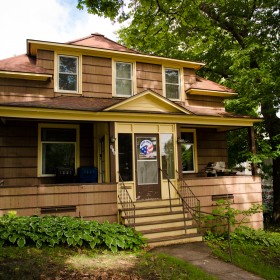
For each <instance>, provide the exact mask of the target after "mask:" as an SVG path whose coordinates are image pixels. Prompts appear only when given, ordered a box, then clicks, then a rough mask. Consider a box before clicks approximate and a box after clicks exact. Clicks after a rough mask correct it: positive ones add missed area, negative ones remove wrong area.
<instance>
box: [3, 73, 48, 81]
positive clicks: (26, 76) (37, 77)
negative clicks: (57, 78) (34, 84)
mask: <svg viewBox="0 0 280 280" xmlns="http://www.w3.org/2000/svg"><path fill="white" fill-rule="evenodd" d="M0 77H1V78H9V79H23V80H34V81H47V80H49V79H52V75H50V74H40V73H27V72H12V71H0Z"/></svg>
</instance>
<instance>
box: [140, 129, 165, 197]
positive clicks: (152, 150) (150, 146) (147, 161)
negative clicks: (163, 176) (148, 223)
mask: <svg viewBox="0 0 280 280" xmlns="http://www.w3.org/2000/svg"><path fill="white" fill-rule="evenodd" d="M135 146H136V147H135V149H136V153H135V154H136V157H135V158H136V198H137V200H146V199H160V198H161V185H160V174H159V147H158V135H157V134H145V135H144V134H136V135H135Z"/></svg>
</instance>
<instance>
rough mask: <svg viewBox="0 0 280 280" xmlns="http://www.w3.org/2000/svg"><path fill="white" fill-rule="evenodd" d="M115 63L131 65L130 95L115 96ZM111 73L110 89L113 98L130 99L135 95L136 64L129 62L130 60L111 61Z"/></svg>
mask: <svg viewBox="0 0 280 280" xmlns="http://www.w3.org/2000/svg"><path fill="white" fill-rule="evenodd" d="M117 63H127V64H131V83H132V86H131V89H132V92H131V94H130V95H125V94H117V87H116V83H117ZM112 70H113V72H112V78H113V79H112V80H113V83H112V87H113V90H112V92H113V96H115V97H127V98H129V97H131V96H133V95H135V94H136V92H137V87H136V86H137V83H136V62H134V61H130V60H113V69H112Z"/></svg>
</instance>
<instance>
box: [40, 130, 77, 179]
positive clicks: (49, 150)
mask: <svg viewBox="0 0 280 280" xmlns="http://www.w3.org/2000/svg"><path fill="white" fill-rule="evenodd" d="M41 145H42V155H41V158H42V175H52V174H55V170H56V168H57V167H62V166H65V167H71V168H75V163H76V129H65V128H41Z"/></svg>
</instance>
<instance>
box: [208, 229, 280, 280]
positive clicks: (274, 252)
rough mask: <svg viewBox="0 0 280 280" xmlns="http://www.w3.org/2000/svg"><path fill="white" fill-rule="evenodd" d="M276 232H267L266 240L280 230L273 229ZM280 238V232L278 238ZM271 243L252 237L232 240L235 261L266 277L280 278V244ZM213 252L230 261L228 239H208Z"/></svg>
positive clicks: (269, 279) (238, 264)
mask: <svg viewBox="0 0 280 280" xmlns="http://www.w3.org/2000/svg"><path fill="white" fill-rule="evenodd" d="M273 232H274V233H272V234H271V233H270V232H266V234H265V235H264V237H263V239H265V240H266V241H269V240H272V237H273V238H277V237H276V236H277V234H275V232H278V234H279V230H278V229H277V230H275V229H273ZM279 239H280V234H279V237H278V240H279ZM277 244H278V245H269V244H268V243H267V244H264V243H263V242H260V241H257V240H253V239H250V236H249V235H248V236H247V237H246V239H245V240H244V239H242V240H241V239H240V240H238V239H237V240H232V252H233V263H234V264H235V265H237V266H239V267H240V268H243V269H244V270H247V271H250V272H252V273H254V274H257V275H259V276H261V277H263V278H264V279H268V280H279V279H280V245H279V242H278V243H277ZM208 245H209V246H210V247H211V249H212V251H213V253H214V254H215V255H216V256H218V257H219V258H221V259H222V260H224V261H230V257H229V254H228V245H227V241H225V240H222V239H219V238H218V239H216V240H215V239H211V240H209V241H208Z"/></svg>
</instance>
